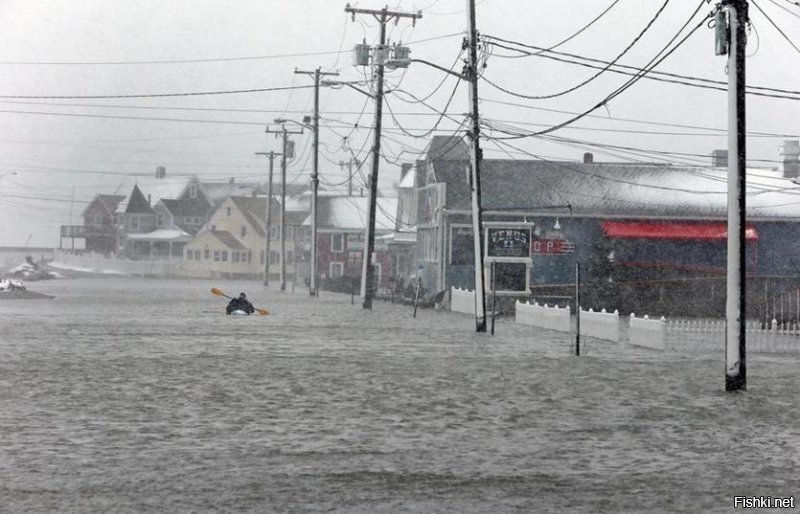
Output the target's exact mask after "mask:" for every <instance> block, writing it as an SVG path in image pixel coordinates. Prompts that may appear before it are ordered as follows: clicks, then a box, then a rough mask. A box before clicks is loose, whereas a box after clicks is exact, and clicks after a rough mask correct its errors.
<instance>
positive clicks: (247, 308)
mask: <svg viewBox="0 0 800 514" xmlns="http://www.w3.org/2000/svg"><path fill="white" fill-rule="evenodd" d="M233 311H244V312H246V313H247V314H253V313H254V312H255V311H256V309H255V307H253V304H252V303H250V302H249V301H248V300H247V295H246V294H244V293H239V297H238V298H233V299H232V300H231V301H230V302H228V307H227V308H226V309H225V314H231V313H232V312H233Z"/></svg>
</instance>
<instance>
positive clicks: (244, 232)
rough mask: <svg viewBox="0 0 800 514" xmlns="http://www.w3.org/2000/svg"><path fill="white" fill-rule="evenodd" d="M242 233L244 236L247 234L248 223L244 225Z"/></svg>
mask: <svg viewBox="0 0 800 514" xmlns="http://www.w3.org/2000/svg"><path fill="white" fill-rule="evenodd" d="M241 235H242V237H244V236H246V235H247V225H242V230H241Z"/></svg>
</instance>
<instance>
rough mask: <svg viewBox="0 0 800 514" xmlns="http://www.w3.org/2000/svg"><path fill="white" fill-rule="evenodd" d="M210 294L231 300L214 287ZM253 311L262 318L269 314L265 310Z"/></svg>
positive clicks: (257, 309)
mask: <svg viewBox="0 0 800 514" xmlns="http://www.w3.org/2000/svg"><path fill="white" fill-rule="evenodd" d="M211 294H213V295H215V296H224V297H225V298H230V299H231V300H233V297H232V296H228V295H226V294H225V293H223V292H222V290H220V289H217V288H216V287H212V288H211ZM255 309H256V312H257V313H259V314H261V315H262V316H266V315H267V314H269V311H268V310H267V309H259V308H257V307H256V308H255Z"/></svg>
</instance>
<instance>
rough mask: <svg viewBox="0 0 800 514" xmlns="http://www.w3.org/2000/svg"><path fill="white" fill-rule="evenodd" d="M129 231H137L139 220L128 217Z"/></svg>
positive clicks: (134, 217)
mask: <svg viewBox="0 0 800 514" xmlns="http://www.w3.org/2000/svg"><path fill="white" fill-rule="evenodd" d="M130 226H131V230H139V218H138V217H136V216H131V217H130Z"/></svg>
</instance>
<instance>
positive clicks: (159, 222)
mask: <svg viewBox="0 0 800 514" xmlns="http://www.w3.org/2000/svg"><path fill="white" fill-rule="evenodd" d="M156 226H157V227H163V226H164V214H163V213H160V212H159V213H158V214H156Z"/></svg>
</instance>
